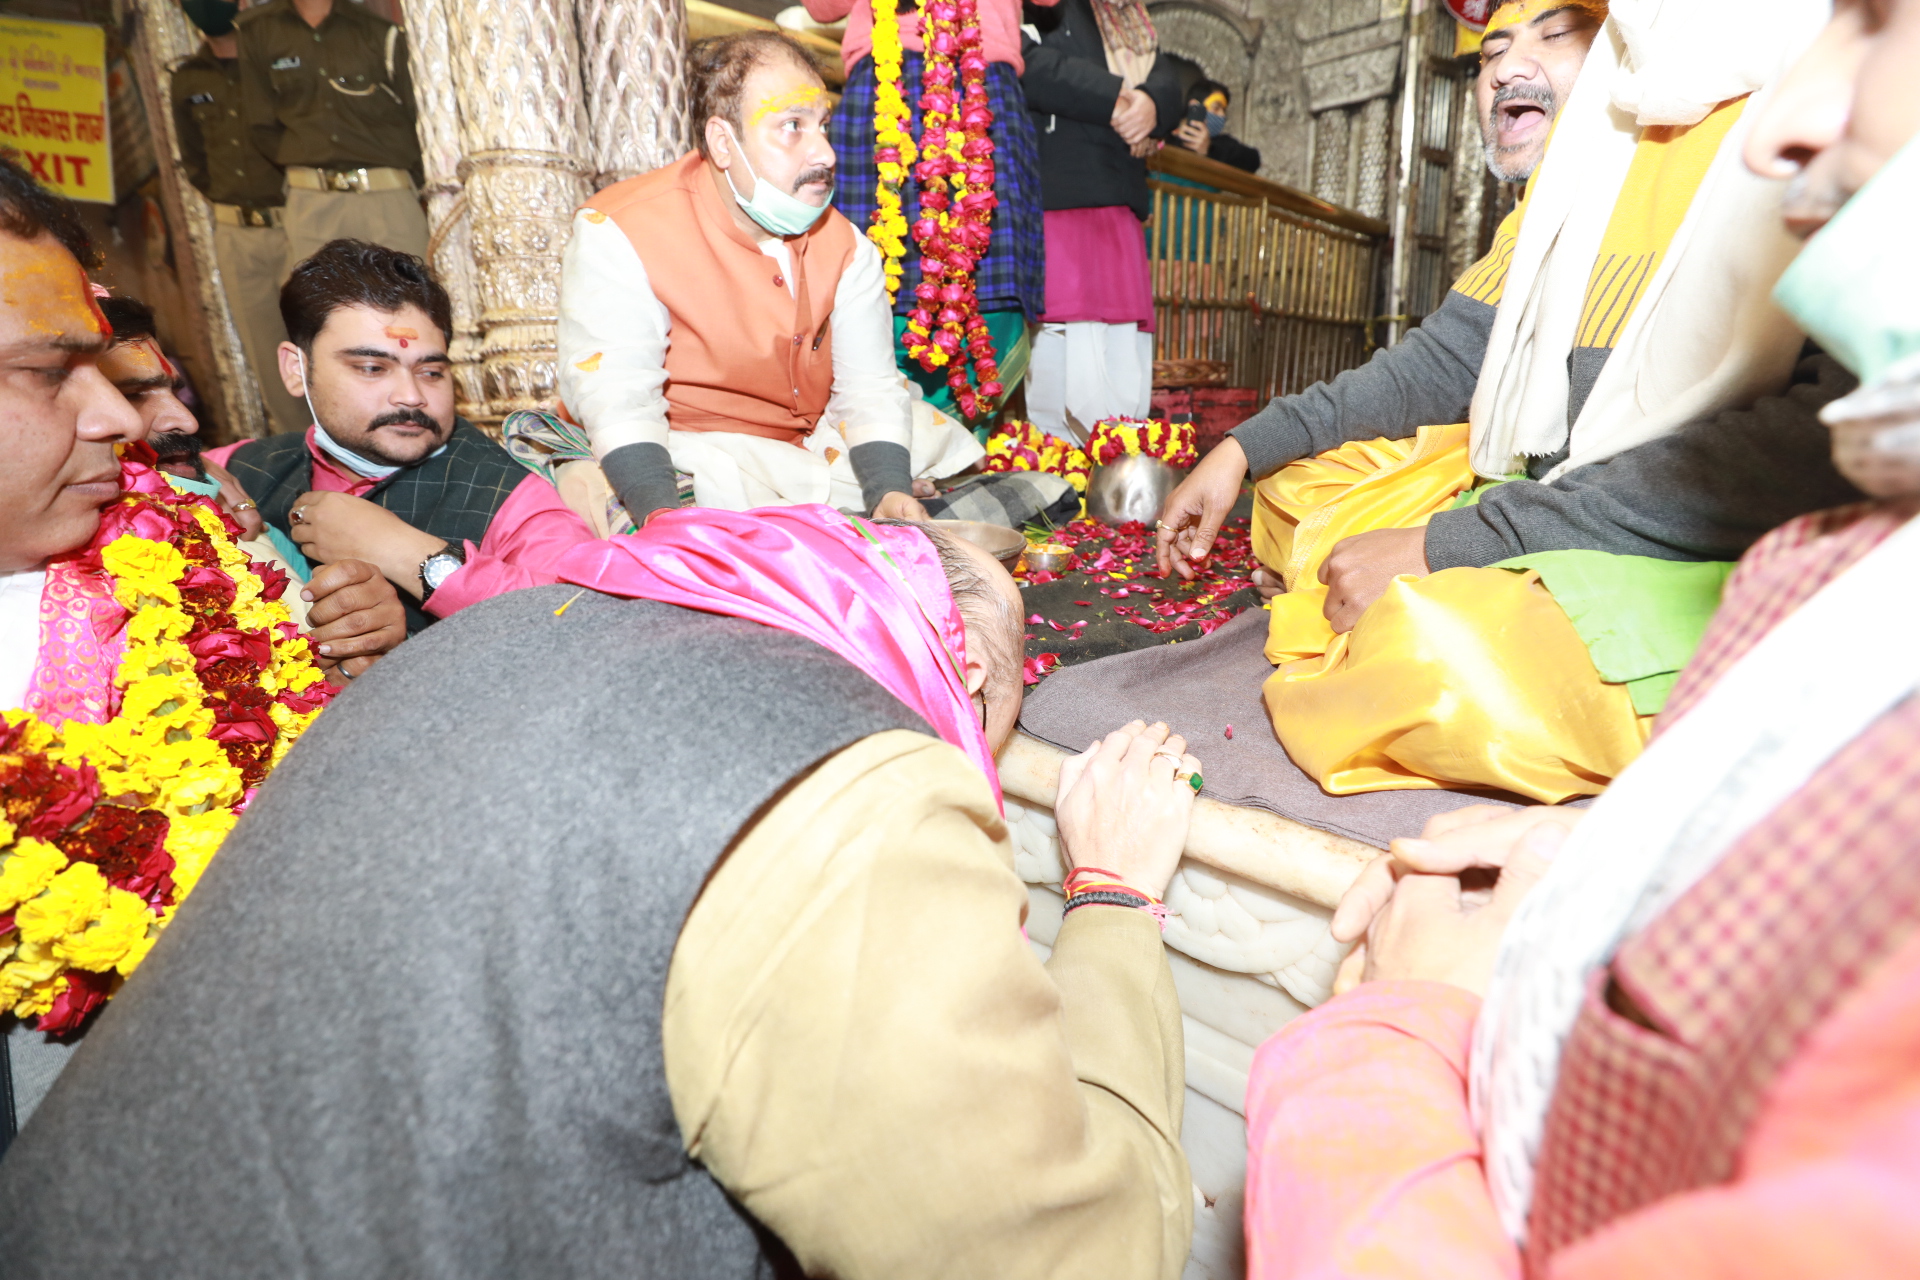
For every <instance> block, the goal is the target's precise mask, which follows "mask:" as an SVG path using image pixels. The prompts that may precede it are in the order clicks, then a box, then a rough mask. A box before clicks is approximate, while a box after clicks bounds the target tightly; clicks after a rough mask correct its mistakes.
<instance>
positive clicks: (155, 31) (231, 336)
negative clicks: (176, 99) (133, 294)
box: [132, 0, 267, 439]
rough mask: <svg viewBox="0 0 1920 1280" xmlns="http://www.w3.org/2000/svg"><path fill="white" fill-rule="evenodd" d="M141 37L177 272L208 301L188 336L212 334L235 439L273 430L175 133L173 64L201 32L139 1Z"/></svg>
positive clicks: (227, 422) (216, 372) (220, 390)
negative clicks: (199, 325)
mask: <svg viewBox="0 0 1920 1280" xmlns="http://www.w3.org/2000/svg"><path fill="white" fill-rule="evenodd" d="M137 5H138V9H137V11H138V14H139V38H138V40H136V41H135V42H134V47H133V50H132V55H133V56H132V62H133V66H134V76H135V78H136V79H137V80H138V81H139V84H140V95H141V97H142V98H144V99H145V103H146V108H147V122H148V127H149V128H150V129H151V131H152V136H153V147H154V152H155V154H156V155H158V156H159V157H160V199H161V202H162V203H163V204H164V206H165V207H166V212H167V225H168V230H169V233H170V235H171V236H172V239H173V242H174V245H173V248H174V262H175V264H176V266H175V270H176V274H177V276H178V278H179V281H180V288H181V290H182V291H183V292H184V293H185V294H186V295H187V296H188V297H189V298H192V299H194V300H195V301H197V302H198V303H199V304H200V309H201V313H202V314H203V315H204V316H205V317H206V321H207V323H206V328H205V330H204V332H203V334H200V335H180V337H181V338H182V340H183V341H185V342H186V343H187V344H188V346H189V349H190V350H191V348H192V347H194V346H199V345H200V339H202V338H204V348H203V350H204V355H203V356H202V358H203V359H206V360H210V361H211V363H212V370H211V372H212V374H213V381H214V382H216V383H217V384H218V385H217V386H211V387H203V388H202V391H203V392H204V393H205V394H206V395H207V396H208V398H209V400H210V401H211V402H212V404H211V407H212V408H213V409H214V412H215V417H216V418H217V419H219V420H220V422H221V425H223V426H224V427H225V428H226V431H227V434H228V436H229V437H230V438H233V439H241V438H245V437H252V436H263V435H265V434H267V412H266V405H265V403H264V402H263V401H262V400H261V398H260V384H259V383H258V382H257V381H255V379H254V376H253V367H252V365H251V364H249V363H248V361H247V358H246V353H245V352H244V351H243V350H242V348H241V346H240V333H239V330H237V329H235V328H234V326H233V313H232V311H230V310H229V309H228V307H227V295H226V291H225V289H224V288H222V286H221V281H220V265H219V262H218V260H217V259H216V258H215V256H214V252H213V206H212V205H210V204H208V203H207V200H206V197H204V196H202V195H201V194H200V193H199V192H198V191H196V190H194V189H193V187H192V186H191V185H190V184H189V183H188V182H187V180H186V178H185V177H184V176H183V175H182V174H181V172H180V163H179V160H180V140H179V139H178V138H176V137H175V136H174V129H173V111H172V110H171V108H170V106H169V103H170V102H171V101H172V99H171V97H170V94H169V89H170V86H171V82H172V79H173V74H172V73H173V68H174V66H175V65H177V64H178V63H179V62H180V61H181V60H182V59H183V58H186V57H188V56H189V55H191V54H192V53H193V51H194V50H195V49H197V48H199V47H200V36H199V33H198V32H196V31H195V30H194V28H193V26H192V24H190V23H189V22H188V21H187V19H186V15H185V14H183V13H181V12H180V7H179V6H178V5H177V4H174V3H173V2H172V0H137Z"/></svg>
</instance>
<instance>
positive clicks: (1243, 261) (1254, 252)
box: [1147, 149, 1387, 396]
mask: <svg viewBox="0 0 1920 1280" xmlns="http://www.w3.org/2000/svg"><path fill="white" fill-rule="evenodd" d="M1170 152H1171V149H1170V150H1169V152H1168V153H1163V154H1165V155H1168V161H1163V162H1160V163H1157V164H1156V165H1155V166H1154V167H1155V168H1156V169H1158V170H1160V171H1161V172H1164V173H1169V174H1172V175H1174V176H1177V177H1183V178H1189V179H1191V180H1194V181H1203V182H1208V183H1209V184H1210V185H1218V186H1222V187H1224V186H1227V185H1228V184H1229V182H1231V183H1232V185H1233V186H1234V187H1237V188H1238V190H1237V191H1235V190H1204V189H1201V188H1199V187H1195V186H1189V185H1185V184H1181V183H1173V182H1168V181H1164V180H1162V179H1160V178H1159V177H1158V176H1157V175H1156V177H1155V178H1154V179H1153V180H1151V181H1150V182H1149V184H1148V185H1149V187H1150V188H1151V189H1152V193H1153V217H1152V219H1151V221H1149V222H1148V223H1147V258H1148V261H1149V262H1150V263H1151V265H1152V269H1153V300H1154V313H1155V318H1156V321H1157V329H1158V332H1157V334H1156V336H1155V341H1154V357H1155V359H1156V360H1161V361H1182V360H1215V361H1223V362H1225V363H1226V364H1227V365H1228V366H1230V369H1231V372H1230V374H1229V377H1228V379H1227V381H1228V383H1229V384H1230V385H1232V386H1236V387H1253V388H1255V389H1257V390H1258V391H1259V392H1260V394H1261V395H1262V396H1275V395H1287V394H1290V393H1292V392H1295V391H1300V390H1304V389H1305V388H1306V387H1308V386H1311V385H1312V384H1313V383H1315V382H1318V381H1321V380H1323V379H1326V378H1331V377H1333V375H1335V374H1337V373H1339V372H1340V371H1341V370H1343V369H1350V368H1352V367H1353V366H1354V365H1357V364H1359V363H1360V362H1361V361H1362V360H1364V359H1365V358H1366V356H1367V351H1368V349H1369V346H1370V345H1371V344H1370V333H1369V328H1370V321H1371V320H1372V319H1373V316H1374V305H1373V304H1374V290H1375V270H1376V261H1377V258H1378V255H1379V251H1380V248H1381V246H1382V244H1383V243H1384V241H1385V236H1386V230H1387V228H1386V225H1385V224H1384V223H1381V222H1379V221H1378V220H1377V219H1373V218H1366V217H1363V216H1362V215H1360V214H1357V213H1353V212H1352V211H1351V210H1346V209H1339V208H1337V207H1336V206H1333V205H1328V204H1325V203H1324V202H1321V201H1317V200H1314V199H1312V198H1311V197H1309V196H1305V195H1303V194H1301V193H1299V192H1295V191H1292V190H1290V189H1288V188H1285V187H1279V186H1277V185H1275V184H1272V183H1267V182H1262V181H1260V180H1259V179H1256V178H1250V177H1247V176H1246V175H1244V174H1239V173H1237V172H1236V171H1231V170H1224V168H1223V166H1220V165H1215V164H1212V163H1210V162H1208V161H1204V160H1201V159H1199V158H1198V157H1195V156H1184V157H1173V156H1171V154H1170ZM1228 174H1232V177H1231V178H1229V177H1227V175H1228Z"/></svg>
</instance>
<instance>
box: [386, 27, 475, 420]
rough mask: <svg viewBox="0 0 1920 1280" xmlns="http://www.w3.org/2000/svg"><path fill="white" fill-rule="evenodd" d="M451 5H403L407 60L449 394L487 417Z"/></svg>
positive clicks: (465, 412) (461, 406) (469, 411)
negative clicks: (446, 319) (446, 308)
mask: <svg viewBox="0 0 1920 1280" xmlns="http://www.w3.org/2000/svg"><path fill="white" fill-rule="evenodd" d="M451 7H452V0H405V12H406V19H407V57H408V59H409V61H410V63H411V65H412V71H413V96H414V105H415V107H416V109H417V116H416V126H417V129H418V132H419V135H420V155H421V161H422V165H423V167H424V169H425V171H426V179H427V184H426V189H425V191H424V192H422V194H423V195H424V196H425V197H426V206H427V230H428V249H427V252H428V257H429V258H430V259H431V261H432V266H433V270H434V274H435V275H436V276H438V277H439V279H440V283H441V284H442V285H443V286H445V288H446V290H447V293H448V295H449V297H450V298H451V299H452V301H453V333H452V334H451V335H450V337H449V342H448V354H449V355H450V356H451V357H452V358H453V397H454V405H455V408H457V409H458V411H459V412H460V413H461V415H462V416H464V417H467V418H470V419H473V420H475V421H482V422H484V421H487V420H488V419H489V417H490V415H489V413H488V405H487V399H486V393H485V390H484V388H483V386H482V377H481V367H480V347H481V329H480V297H479V292H478V287H477V284H476V281H475V271H474V263H473V237H472V222H471V219H470V218H469V215H468V211H467V198H466V192H465V190H464V189H463V187H462V184H461V180H460V159H461V146H462V142H463V140H462V137H461V132H460V105H459V102H458V100H457V99H456V97H455V94H454V88H453V77H454V70H453V45H452V38H451V34H450V30H449V27H448V21H449V16H448V11H449V9H450V8H451Z"/></svg>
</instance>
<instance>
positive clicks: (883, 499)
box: [509, 31, 985, 524]
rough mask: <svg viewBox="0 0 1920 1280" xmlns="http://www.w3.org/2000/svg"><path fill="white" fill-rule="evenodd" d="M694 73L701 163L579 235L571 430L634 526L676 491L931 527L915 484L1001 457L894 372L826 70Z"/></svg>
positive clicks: (714, 503) (783, 42)
mask: <svg viewBox="0 0 1920 1280" xmlns="http://www.w3.org/2000/svg"><path fill="white" fill-rule="evenodd" d="M688 68H689V98H690V101H691V104H692V111H693V119H694V129H693V132H694V142H695V150H693V151H691V152H689V153H688V154H687V155H685V156H683V157H681V158H680V159H679V160H677V161H675V162H674V163H672V164H670V165H667V166H665V167H664V168H660V169H655V170H654V171H652V172H651V173H643V174H641V175H640V176H639V177H637V178H629V179H627V180H626V181H624V182H619V183H616V184H614V185H613V186H611V187H608V188H607V189H606V190H604V191H601V192H599V193H597V194H596V195H594V196H593V197H592V198H591V199H589V200H588V201H587V203H586V205H585V206H584V207H583V208H581V209H580V211H579V213H578V214H577V215H576V216H575V218H574V223H573V238H572V239H571V240H570V241H569V242H568V246H567V255H566V262H565V264H564V265H563V267H562V271H561V280H560V327H559V346H560V394H561V398H562V400H563V401H564V403H565V409H564V411H563V416H566V417H568V418H570V419H571V420H572V421H573V422H574V423H577V424H578V425H579V426H580V427H582V428H584V429H585V434H586V437H587V440H588V442H589V443H590V444H591V446H592V454H593V458H594V460H596V461H597V462H598V463H599V464H600V468H601V470H602V471H603V472H604V473H605V476H606V480H607V483H608V485H609V486H610V487H611V488H612V491H613V493H614V494H615V495H616V496H618V498H619V499H620V501H621V502H622V503H623V504H624V505H625V507H626V510H627V514H628V515H630V516H631V517H632V519H633V520H634V522H635V523H636V524H645V523H646V521H647V519H648V518H649V517H650V516H651V515H653V513H655V512H656V511H659V510H661V509H664V508H672V507H678V506H679V505H681V499H682V497H683V495H682V493H681V488H682V486H681V483H680V481H679V479H678V478H677V476H690V477H691V478H692V497H693V499H694V500H695V501H696V502H697V503H698V504H699V505H700V506H703V507H726V508H730V509H732V510H745V509H748V508H751V507H761V506H772V505H790V504H795V503H814V502H817V503H826V504H828V505H830V506H833V507H837V508H839V509H841V510H843V511H844V510H857V511H860V512H863V513H864V512H871V513H872V514H874V515H876V516H881V517H893V518H901V519H911V520H925V519H926V518H927V511H926V509H925V508H923V507H922V506H921V505H920V502H919V501H918V499H917V498H916V496H915V484H914V482H915V480H916V478H919V479H922V480H926V481H931V480H932V479H936V478H940V477H945V476H949V475H952V474H954V473H955V472H958V471H960V470H962V469H964V468H965V467H967V466H968V465H969V464H971V463H973V462H974V461H976V460H977V459H979V458H981V457H983V456H985V450H983V449H982V448H981V447H980V445H979V444H978V443H977V442H976V441H975V440H974V438H973V436H972V433H970V432H968V431H967V430H966V429H965V428H963V427H961V426H960V425H959V424H958V423H956V422H954V421H953V420H952V419H951V418H948V417H946V416H945V415H943V414H936V413H934V412H933V410H932V409H931V408H930V407H929V406H926V405H924V404H919V403H916V402H915V401H914V400H913V398H912V396H911V394H910V393H909V391H908V390H907V383H906V379H905V378H904V377H902V376H901V374H900V373H899V371H898V370H897V369H896V368H895V367H894V359H893V314H892V304H891V303H890V302H889V301H888V298H887V291H886V275H885V272H884V270H883V269H882V264H881V260H880V253H879V250H877V249H876V248H875V247H874V245H873V243H872V242H871V241H869V240H868V239H867V238H866V237H865V236H863V235H862V234H861V233H860V231H859V229H857V228H856V227H855V226H854V225H853V224H852V223H851V222H849V221H848V220H847V219H846V217H845V216H844V215H842V214H841V213H840V212H839V211H838V210H837V209H835V208H833V207H832V200H833V191H834V173H835V168H836V157H835V155H834V150H833V146H832V144H831V143H830V142H829V141H828V139H827V134H826V127H827V121H828V118H829V117H830V116H831V115H832V112H833V101H832V99H831V98H829V97H828V96H827V91H826V86H825V85H824V83H822V81H821V79H820V73H819V71H818V70H816V69H815V67H814V66H813V64H812V62H811V61H809V60H808V58H807V55H806V52H805V51H804V50H802V49H801V48H800V47H799V46H798V45H796V44H794V43H793V42H792V41H791V40H789V39H788V38H786V37H785V36H782V35H780V34H778V33H776V32H771V31H758V32H744V33H738V34H735V35H730V36H717V37H713V38H710V39H707V40H700V41H696V42H695V43H694V45H693V46H692V48H691V49H690V50H689V52H688ZM511 433H512V427H511V426H510V427H509V434H511ZM676 473H677V474H676ZM932 492H933V490H932V487H931V484H930V483H929V484H923V485H922V486H921V488H920V493H921V494H922V495H924V496H931V495H932Z"/></svg>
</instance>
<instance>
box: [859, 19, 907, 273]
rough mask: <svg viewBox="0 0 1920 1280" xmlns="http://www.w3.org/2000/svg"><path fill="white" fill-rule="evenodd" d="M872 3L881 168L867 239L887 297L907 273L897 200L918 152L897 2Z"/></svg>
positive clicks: (875, 109) (876, 126) (902, 218)
mask: <svg viewBox="0 0 1920 1280" xmlns="http://www.w3.org/2000/svg"><path fill="white" fill-rule="evenodd" d="M872 3H873V76H874V90H873V137H874V151H873V159H874V164H875V166H876V168H877V169H878V171H879V185H878V186H877V187H876V188H875V191H874V209H873V224H872V225H871V226H869V227H868V228H867V239H869V240H871V241H873V243H874V247H875V248H877V249H879V250H880V260H881V263H882V265H883V266H884V267H885V269H886V274H887V300H888V301H889V302H891V301H892V300H893V299H894V298H895V297H897V296H898V295H899V293H900V278H901V276H902V274H903V273H904V271H905V267H904V266H903V265H902V262H901V259H903V258H905V257H906V254H907V215H906V213H905V211H904V208H903V206H902V204H901V199H900V189H901V188H902V187H903V186H905V185H906V181H907V174H908V173H909V172H910V171H911V170H912V169H913V162H914V160H915V159H916V158H918V155H919V152H918V150H917V149H916V148H915V146H914V143H913V129H912V124H913V120H912V117H911V116H910V115H909V114H908V111H907V98H906V95H905V94H904V93H902V92H901V91H900V64H901V60H902V58H903V57H904V56H905V55H904V53H903V51H902V46H901V44H900V14H899V9H898V0H872Z"/></svg>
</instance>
